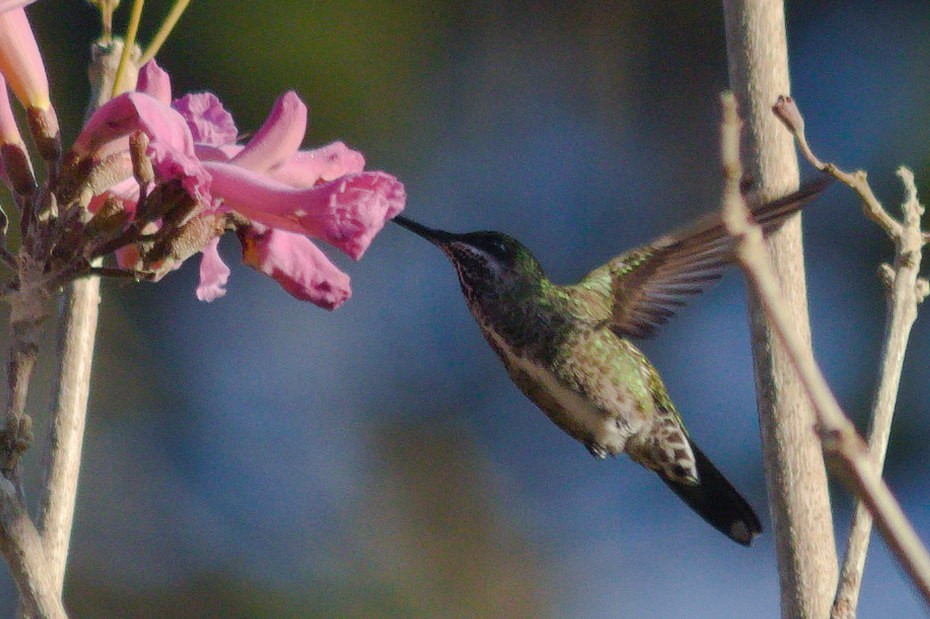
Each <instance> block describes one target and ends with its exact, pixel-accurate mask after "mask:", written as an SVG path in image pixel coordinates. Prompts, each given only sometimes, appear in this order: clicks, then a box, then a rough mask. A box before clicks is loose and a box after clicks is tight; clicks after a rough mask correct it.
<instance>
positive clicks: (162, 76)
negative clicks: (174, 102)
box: [136, 60, 171, 105]
mask: <svg viewBox="0 0 930 619" xmlns="http://www.w3.org/2000/svg"><path fill="white" fill-rule="evenodd" d="M136 92H141V93H143V94H146V95H148V96H150V97H153V98H155V99H157V100H158V102H159V103H161V104H162V105H171V78H170V77H169V76H168V73H167V72H166V71H165V70H164V69H162V68H161V67H160V66H158V63H156V62H155V61H154V60H149V61H148V62H146V63H145V66H144V67H142V69H140V70H139V79H138V80H137V81H136Z"/></svg>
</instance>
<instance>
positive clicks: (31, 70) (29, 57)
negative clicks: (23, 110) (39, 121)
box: [0, 6, 52, 110]
mask: <svg viewBox="0 0 930 619" xmlns="http://www.w3.org/2000/svg"><path fill="white" fill-rule="evenodd" d="M0 73H3V75H4V76H5V77H6V79H7V81H8V82H9V84H10V90H12V91H13V94H15V95H16V98H17V99H19V102H20V103H22V104H23V107H27V108H37V109H40V110H47V109H49V108H50V107H51V105H52V103H51V100H50V99H49V95H48V77H47V76H46V74H45V65H44V64H43V63H42V54H40V53H39V46H38V45H37V44H36V38H35V35H33V33H32V27H31V26H30V25H29V20H28V19H27V18H26V11H24V10H23V8H22V6H19V7H18V8H12V9H9V10H6V11H5V12H2V13H0Z"/></svg>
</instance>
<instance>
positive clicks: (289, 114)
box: [233, 91, 307, 172]
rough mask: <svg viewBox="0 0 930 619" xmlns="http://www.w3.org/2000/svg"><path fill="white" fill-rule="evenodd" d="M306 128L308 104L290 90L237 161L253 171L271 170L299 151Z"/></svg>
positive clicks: (235, 161) (277, 102)
mask: <svg viewBox="0 0 930 619" xmlns="http://www.w3.org/2000/svg"><path fill="white" fill-rule="evenodd" d="M306 131H307V106H306V105H304V102H303V101H301V100H300V97H298V96H297V94H296V93H294V91H288V92H286V93H284V94H283V95H282V96H281V97H279V98H278V100H277V101H275V104H274V107H273V108H272V109H271V113H270V114H268V118H267V119H266V120H265V124H263V125H262V128H261V129H259V130H258V133H256V134H255V137H253V138H252V139H251V140H249V143H248V144H247V145H246V147H245V148H244V149H243V150H242V152H240V153H239V154H238V155H236V157H235V158H234V159H233V163H235V164H236V165H238V166H241V167H243V168H248V169H249V170H252V171H253V172H267V171H268V170H269V169H270V168H272V167H274V166H276V165H278V164H280V163H283V162H285V161H287V160H288V159H289V158H290V157H291V156H293V154H294V153H296V152H297V149H298V148H300V143H301V142H303V139H304V133H305V132H306Z"/></svg>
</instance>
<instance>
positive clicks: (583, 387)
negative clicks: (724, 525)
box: [484, 327, 644, 458]
mask: <svg viewBox="0 0 930 619" xmlns="http://www.w3.org/2000/svg"><path fill="white" fill-rule="evenodd" d="M484 331H485V334H486V335H487V337H488V341H489V342H490V343H491V345H492V347H493V348H494V349H495V350H496V351H497V352H498V355H499V356H500V357H501V359H502V360H503V362H504V365H506V366H507V370H508V372H509V373H510V376H511V378H512V379H513V381H514V383H515V384H516V385H517V386H518V387H520V390H521V391H523V393H524V394H526V396H527V397H528V398H529V399H530V400H532V401H533V403H534V404H536V405H537V406H538V407H539V408H540V409H542V411H543V412H544V413H546V415H547V416H548V417H549V418H550V419H551V420H552V421H553V422H555V424H556V425H558V426H559V427H560V428H562V429H563V430H564V431H565V432H567V433H568V434H570V435H571V436H572V437H574V438H575V439H577V440H578V441H580V442H582V443H584V445H585V446H586V447H587V448H588V450H589V451H591V453H592V454H594V455H595V456H597V457H599V458H603V457H606V456H607V455H617V454H619V453H622V452H623V451H624V448H625V446H626V443H627V440H628V439H629V438H630V437H631V436H633V435H636V434H638V433H639V432H640V431H641V430H642V429H643V425H644V417H643V413H642V411H641V410H640V409H639V408H638V406H637V399H636V398H635V397H634V396H633V394H632V393H631V392H630V391H629V389H627V388H625V386H624V385H623V384H622V381H617V380H614V378H615V377H613V376H611V375H610V373H609V372H608V373H606V374H597V373H595V374H592V373H582V374H573V375H572V376H573V380H572V381H569V380H566V377H565V376H564V375H561V373H557V372H556V371H553V370H552V369H551V368H549V367H547V366H546V365H545V364H542V363H539V362H538V361H535V360H533V359H531V358H529V357H527V356H525V355H521V354H518V353H517V352H516V351H515V350H514V349H513V348H512V347H511V346H510V345H509V344H508V343H507V341H506V340H505V339H504V338H503V337H501V336H500V335H498V334H497V333H495V332H494V330H493V329H491V328H487V327H485V329H484ZM571 362H572V361H571V355H570V354H569V358H568V359H566V360H564V362H563V363H562V365H560V366H559V367H560V368H561V369H563V370H564V369H566V366H567V365H569V364H571ZM578 380H580V381H581V383H579V382H578ZM571 382H576V384H578V387H575V386H574V385H572V384H571ZM582 383H584V384H582ZM582 391H583V392H582ZM592 396H593V397H592ZM605 404H606V405H605Z"/></svg>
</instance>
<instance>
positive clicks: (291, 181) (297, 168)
mask: <svg viewBox="0 0 930 619" xmlns="http://www.w3.org/2000/svg"><path fill="white" fill-rule="evenodd" d="M364 169H365V157H363V156H362V153H360V152H358V151H357V150H352V149H351V148H349V147H348V146H346V145H345V144H343V143H342V142H333V143H332V144H328V145H326V146H323V147H321V148H315V149H313V150H302V151H298V152H296V153H294V156H293V157H291V158H289V159H288V160H287V161H284V162H283V163H281V164H279V165H276V166H274V167H272V168H271V169H269V170H268V176H270V177H271V178H273V179H275V180H278V181H281V182H282V183H285V184H287V185H291V186H292V187H302V188H308V187H313V186H314V185H316V184H317V183H318V182H319V181H321V180H322V181H332V180H335V179H337V178H339V177H340V176H344V175H345V174H357V173H358V172H361V171H362V170H364Z"/></svg>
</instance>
